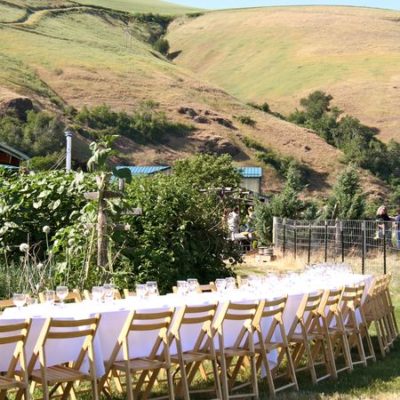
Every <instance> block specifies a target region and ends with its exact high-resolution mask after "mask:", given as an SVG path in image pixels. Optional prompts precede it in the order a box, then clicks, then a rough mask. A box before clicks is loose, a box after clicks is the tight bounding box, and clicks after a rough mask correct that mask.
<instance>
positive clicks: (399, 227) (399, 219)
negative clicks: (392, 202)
mask: <svg viewBox="0 0 400 400" xmlns="http://www.w3.org/2000/svg"><path fill="white" fill-rule="evenodd" d="M394 227H395V229H396V247H397V248H398V249H400V207H399V208H398V209H397V210H396V216H395V217H394Z"/></svg>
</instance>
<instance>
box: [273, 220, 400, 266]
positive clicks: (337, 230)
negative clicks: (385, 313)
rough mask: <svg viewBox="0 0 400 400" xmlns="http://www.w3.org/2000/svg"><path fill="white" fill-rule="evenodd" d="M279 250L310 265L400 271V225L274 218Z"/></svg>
mask: <svg viewBox="0 0 400 400" xmlns="http://www.w3.org/2000/svg"><path fill="white" fill-rule="evenodd" d="M273 242H274V246H275V250H277V251H280V252H281V253H282V255H284V256H292V257H294V258H300V257H301V258H304V259H305V262H306V263H307V264H314V263H319V262H335V263H337V262H346V263H349V264H351V265H352V266H353V268H354V269H355V270H356V271H358V272H361V273H363V274H364V273H379V274H386V273H388V272H392V273H396V274H398V269H399V266H400V265H399V261H400V227H399V226H398V224H397V223H395V222H391V221H388V222H381V221H360V220H346V221H343V220H327V221H301V220H291V219H287V218H277V217H274V224H273Z"/></svg>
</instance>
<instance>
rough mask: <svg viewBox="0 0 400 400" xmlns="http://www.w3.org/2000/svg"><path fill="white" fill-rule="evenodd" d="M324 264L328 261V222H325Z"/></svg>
mask: <svg viewBox="0 0 400 400" xmlns="http://www.w3.org/2000/svg"><path fill="white" fill-rule="evenodd" d="M324 236H325V237H324V241H325V262H327V261H328V221H325V235H324Z"/></svg>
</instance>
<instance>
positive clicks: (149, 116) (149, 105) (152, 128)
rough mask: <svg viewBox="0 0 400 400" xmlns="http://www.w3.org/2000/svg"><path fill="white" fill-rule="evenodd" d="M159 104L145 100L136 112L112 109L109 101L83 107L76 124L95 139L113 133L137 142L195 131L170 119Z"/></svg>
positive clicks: (156, 139)
mask: <svg viewBox="0 0 400 400" xmlns="http://www.w3.org/2000/svg"><path fill="white" fill-rule="evenodd" d="M158 107H159V105H158V103H156V102H154V101H151V100H148V101H145V102H142V103H141V104H140V105H139V107H138V109H137V110H136V111H135V112H134V113H133V114H132V115H129V114H127V113H126V112H123V111H122V112H116V111H112V110H111V108H110V107H109V106H107V105H105V104H104V105H102V106H97V107H93V108H90V109H89V108H87V107H83V108H82V110H80V111H79V112H78V113H77V115H76V117H75V123H76V124H77V126H80V131H81V133H82V134H84V135H86V136H89V137H91V138H96V137H101V136H102V135H104V134H106V133H107V134H109V133H112V134H115V135H121V136H125V137H128V138H130V139H132V140H134V141H136V142H137V143H148V142H160V141H163V140H165V138H166V137H167V136H168V135H174V136H180V137H181V136H185V135H186V134H187V133H189V132H191V131H192V130H193V127H192V126H190V125H186V124H183V123H179V122H172V121H170V120H168V118H167V117H166V115H165V113H164V112H162V111H160V110H158Z"/></svg>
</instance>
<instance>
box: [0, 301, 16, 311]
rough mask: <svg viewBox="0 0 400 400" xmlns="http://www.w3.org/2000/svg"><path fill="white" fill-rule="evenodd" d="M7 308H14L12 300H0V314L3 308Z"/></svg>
mask: <svg viewBox="0 0 400 400" xmlns="http://www.w3.org/2000/svg"><path fill="white" fill-rule="evenodd" d="M9 307H15V304H14V302H13V300H12V299H5V300H0V314H1V313H2V312H3V311H4V309H5V308H9Z"/></svg>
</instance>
